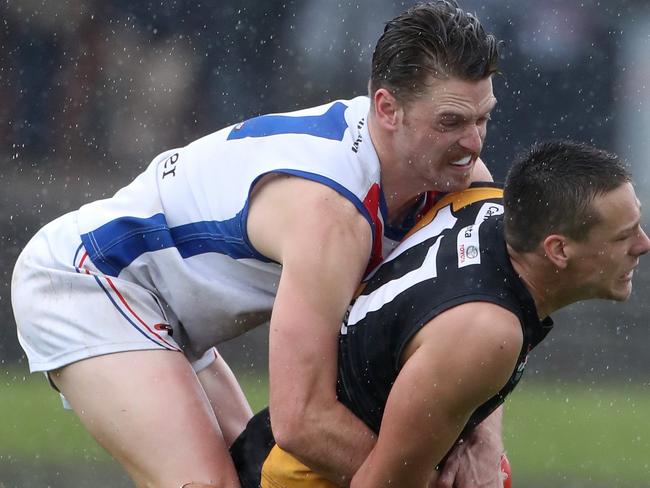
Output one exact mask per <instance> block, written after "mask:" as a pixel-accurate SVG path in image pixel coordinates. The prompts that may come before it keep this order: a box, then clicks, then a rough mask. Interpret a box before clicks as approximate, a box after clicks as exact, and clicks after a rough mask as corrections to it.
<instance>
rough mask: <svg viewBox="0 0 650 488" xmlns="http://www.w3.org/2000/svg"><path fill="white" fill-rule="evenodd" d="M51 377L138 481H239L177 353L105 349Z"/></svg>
mask: <svg viewBox="0 0 650 488" xmlns="http://www.w3.org/2000/svg"><path fill="white" fill-rule="evenodd" d="M50 377H51V379H52V381H53V382H54V384H55V385H56V386H57V388H59V389H60V390H61V392H62V393H63V394H64V395H65V397H66V398H67V400H68V401H69V402H70V405H71V406H72V408H73V410H74V411H75V412H76V413H77V415H78V416H79V418H80V419H81V422H82V423H83V424H84V426H85V427H86V428H87V429H88V431H89V432H90V433H91V434H92V436H93V437H94V438H95V439H96V440H97V441H98V442H99V443H100V444H101V445H102V446H103V447H104V448H105V449H106V450H107V451H108V452H109V453H110V454H111V455H112V456H114V457H115V458H116V459H117V460H118V461H119V462H120V463H121V464H122V465H123V466H124V468H125V469H126V470H127V471H128V473H129V474H130V475H131V477H132V478H133V480H134V481H135V482H136V484H137V486H139V487H149V486H155V487H159V488H178V487H180V486H182V485H184V484H186V483H191V482H196V483H206V484H209V485H215V486H219V487H238V486H239V481H238V479H237V474H236V472H235V469H234V466H233V463H232V460H231V458H230V455H229V453H228V451H227V448H226V444H225V442H224V440H223V437H222V435H221V431H220V429H219V424H218V422H217V419H216V417H215V415H214V413H213V411H212V408H211V407H210V403H209V401H208V399H207V397H206V395H205V392H204V391H203V389H202V387H201V385H200V383H199V381H198V379H197V377H196V374H195V373H194V371H193V369H192V367H191V366H190V364H189V362H188V361H187V360H186V359H185V357H184V356H183V355H182V354H181V353H179V352H174V351H162V350H157V351H156V350H152V351H129V352H121V353H115V354H107V355H104V356H97V357H93V358H89V359H85V360H82V361H79V362H76V363H73V364H70V365H68V366H65V367H63V368H61V369H59V370H56V371H54V372H51V373H50Z"/></svg>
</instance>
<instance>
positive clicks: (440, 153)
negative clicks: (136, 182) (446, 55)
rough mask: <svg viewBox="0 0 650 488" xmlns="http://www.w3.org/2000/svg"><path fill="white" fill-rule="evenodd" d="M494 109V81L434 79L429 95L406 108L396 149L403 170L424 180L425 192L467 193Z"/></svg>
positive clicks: (397, 136) (489, 79)
mask: <svg viewBox="0 0 650 488" xmlns="http://www.w3.org/2000/svg"><path fill="white" fill-rule="evenodd" d="M495 105H496V98H495V97H494V93H493V91H492V78H491V77H490V78H486V79H483V80H480V81H464V80H460V79H457V78H448V79H444V80H439V79H433V78H431V80H430V86H428V87H427V89H426V91H425V93H424V94H423V95H422V96H420V97H419V98H418V99H416V100H415V101H411V102H408V103H406V104H405V105H404V107H403V109H402V110H403V116H402V121H401V125H400V127H399V130H398V131H397V134H396V147H397V149H398V154H399V155H400V157H401V158H402V159H403V160H402V163H403V165H402V167H405V169H404V171H409V172H410V175H411V176H413V177H414V178H418V179H419V180H420V181H422V186H423V191H424V190H438V191H458V190H462V189H465V188H467V187H468V186H469V183H470V178H471V173H472V169H473V168H474V164H475V163H476V159H477V158H478V157H479V154H480V153H481V149H482V147H483V141H484V139H485V134H486V130H487V123H488V120H489V119H490V113H491V112H492V110H493V109H494V107H495Z"/></svg>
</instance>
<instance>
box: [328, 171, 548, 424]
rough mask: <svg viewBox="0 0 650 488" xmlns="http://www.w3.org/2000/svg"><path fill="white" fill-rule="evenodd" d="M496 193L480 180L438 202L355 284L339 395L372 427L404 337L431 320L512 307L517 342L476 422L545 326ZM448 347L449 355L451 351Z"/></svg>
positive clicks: (498, 399)
mask: <svg viewBox="0 0 650 488" xmlns="http://www.w3.org/2000/svg"><path fill="white" fill-rule="evenodd" d="M502 195H503V191H502V190H501V189H500V188H498V187H497V186H496V185H491V184H490V185H488V184H484V183H481V184H480V186H473V187H471V188H469V189H468V190H465V191H463V192H460V193H455V194H450V195H447V196H446V197H444V198H443V199H442V200H440V201H439V202H438V203H437V204H436V206H435V207H434V208H432V209H431V210H430V211H429V213H428V214H427V215H426V216H425V217H424V218H423V219H422V220H421V221H420V222H419V223H418V226H417V228H416V229H413V231H411V233H409V235H408V236H407V237H406V238H405V239H404V240H403V241H402V242H401V243H400V245H399V246H398V247H397V248H396V249H395V250H394V251H393V252H392V253H391V254H390V256H389V257H388V258H387V259H386V261H384V262H383V263H382V264H381V265H380V266H379V267H378V268H376V269H375V271H374V272H373V273H372V274H371V275H370V277H369V278H368V279H367V280H366V281H365V283H364V285H363V286H362V289H361V292H360V294H359V295H358V297H357V298H356V300H355V302H354V304H353V305H352V307H351V308H350V311H349V314H348V317H347V319H346V321H345V323H344V325H343V327H342V330H341V335H340V345H339V383H338V396H339V400H340V401H341V402H343V403H344V404H345V405H346V406H348V408H350V409H351V410H352V411H353V412H354V413H355V414H356V415H357V416H358V417H360V418H361V419H362V420H363V421H364V422H365V423H366V424H367V425H368V426H369V427H370V428H371V429H372V430H374V431H375V432H378V431H379V426H380V424H381V418H382V415H383V412H384V406H385V404H386V400H387V398H388V394H389V392H390V389H391V386H392V384H393V382H394V381H395V379H396V378H397V374H398V373H399V369H400V359H401V355H402V351H403V350H404V347H405V346H406V344H407V343H408V342H409V340H410V339H411V338H412V337H413V336H414V335H415V334H416V333H417V332H418V331H419V330H420V329H421V328H422V327H423V326H424V325H426V324H427V323H428V322H429V321H430V320H432V319H433V318H435V317H436V316H437V315H439V314H441V313H443V312H444V311H446V310H449V309H450V308H452V307H455V306H457V305H460V304H463V303H467V302H476V301H483V302H491V303H494V304H496V305H499V306H502V307H504V308H506V309H508V310H509V311H511V312H512V313H514V314H515V315H516V316H517V317H518V318H519V320H520V322H521V326H522V330H523V346H522V348H521V352H520V354H519V358H518V360H517V364H516V366H515V369H514V371H513V372H512V375H511V377H510V379H509V381H508V382H507V384H506V385H505V386H504V387H503V388H502V389H501V391H500V392H499V393H498V394H497V395H495V396H494V397H493V398H491V399H490V400H489V401H488V402H486V403H485V404H483V405H481V406H480V407H479V408H478V409H477V410H476V411H475V412H474V414H473V415H472V417H471V419H470V422H469V424H468V426H467V428H468V429H469V428H471V427H473V426H475V425H476V424H478V423H479V422H481V421H482V420H483V419H484V418H485V417H487V416H488V415H489V413H491V412H492V411H493V410H494V409H495V408H497V407H498V406H499V405H500V404H501V403H502V402H503V399H504V398H505V396H506V395H507V394H508V393H509V392H510V391H512V389H513V388H514V387H515V385H516V384H517V382H518V381H519V379H520V377H521V375H522V373H523V370H524V366H525V364H526V358H527V355H528V353H529V352H530V350H531V349H532V348H533V347H535V346H536V345H537V344H538V343H539V342H540V341H541V340H542V339H543V338H544V337H545V336H546V334H547V333H548V332H549V330H550V329H551V327H552V321H551V320H550V319H546V320H545V321H543V322H540V321H539V319H538V316H537V310H536V308H535V303H534V301H533V298H532V296H531V295H530V293H529V292H528V290H527V289H526V287H525V286H524V284H523V282H522V281H521V280H520V279H519V277H518V276H517V274H516V272H515V270H514V269H513V267H512V264H511V262H510V258H509V256H508V253H507V249H506V244H505V240H504V236H503V204H502ZM453 353H454V352H453V351H450V354H453Z"/></svg>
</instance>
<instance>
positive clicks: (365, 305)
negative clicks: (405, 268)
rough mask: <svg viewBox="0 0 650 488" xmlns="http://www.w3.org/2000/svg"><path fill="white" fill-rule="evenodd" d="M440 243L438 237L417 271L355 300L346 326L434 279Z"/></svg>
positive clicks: (436, 272) (436, 271) (436, 273)
mask: <svg viewBox="0 0 650 488" xmlns="http://www.w3.org/2000/svg"><path fill="white" fill-rule="evenodd" d="M417 234H419V232H418V233H416V234H413V236H415V235H417ZM441 241H442V237H440V238H439V239H438V240H437V241H436V243H435V244H434V245H433V246H431V247H430V248H429V251H428V252H427V255H426V257H425V258H424V262H423V263H422V266H420V267H419V268H418V269H414V270H413V271H410V272H408V273H406V274H405V275H403V276H400V277H399V278H397V279H394V280H391V281H389V282H388V283H386V284H385V285H382V286H381V287H379V288H377V289H376V290H375V291H373V292H372V293H370V294H369V295H361V296H360V297H359V298H357V301H356V302H355V303H354V306H353V307H352V310H350V316H349V318H348V322H347V326H348V327H351V326H353V325H355V324H356V323H357V322H359V321H361V320H363V318H364V317H365V316H366V315H367V314H369V313H370V312H374V311H376V310H379V309H380V308H381V307H383V306H384V304H386V303H390V302H391V301H393V299H395V297H396V296H397V295H399V294H400V293H402V292H403V291H405V290H407V289H409V288H410V287H411V286H413V285H415V284H417V283H420V282H422V281H424V280H427V279H430V278H435V277H436V276H437V275H438V268H437V266H436V257H437V255H438V249H439V248H440V242H441Z"/></svg>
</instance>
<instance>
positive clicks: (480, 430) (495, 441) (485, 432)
mask: <svg viewBox="0 0 650 488" xmlns="http://www.w3.org/2000/svg"><path fill="white" fill-rule="evenodd" d="M502 424H503V406H500V407H499V408H497V409H496V410H495V411H494V412H492V414H490V416H489V417H487V418H486V419H485V420H483V422H481V423H480V424H478V425H477V426H476V428H475V429H474V432H473V434H472V439H473V440H474V442H476V443H484V444H486V445H488V446H489V448H490V449H491V450H493V451H495V452H496V451H498V453H499V456H501V454H502V453H503V450H504V448H503V438H502V435H501V432H502Z"/></svg>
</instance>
